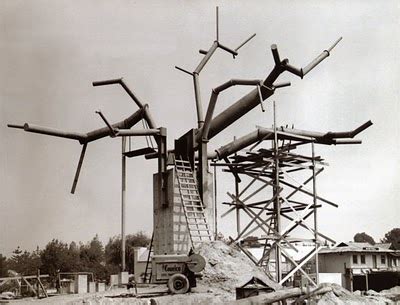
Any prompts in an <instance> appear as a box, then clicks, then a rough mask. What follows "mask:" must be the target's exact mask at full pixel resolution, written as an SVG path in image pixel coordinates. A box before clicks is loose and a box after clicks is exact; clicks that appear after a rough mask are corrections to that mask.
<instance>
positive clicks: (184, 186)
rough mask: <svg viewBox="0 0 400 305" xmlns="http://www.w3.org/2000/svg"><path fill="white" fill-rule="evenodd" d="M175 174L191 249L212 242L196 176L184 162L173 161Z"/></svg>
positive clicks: (186, 162)
mask: <svg viewBox="0 0 400 305" xmlns="http://www.w3.org/2000/svg"><path fill="white" fill-rule="evenodd" d="M175 173H176V178H177V180H178V188H179V193H180V196H181V200H182V207H183V211H184V214H185V218H186V223H187V228H188V232H189V236H190V241H191V244H192V247H193V249H196V246H198V245H199V244H201V243H202V242H206V241H211V240H212V231H211V229H210V227H209V225H208V223H207V218H206V214H205V209H204V206H203V202H202V201H201V197H200V194H199V190H198V187H197V180H196V176H195V174H194V172H193V170H192V168H191V166H190V162H189V161H186V160H180V159H175Z"/></svg>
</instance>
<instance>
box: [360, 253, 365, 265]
mask: <svg viewBox="0 0 400 305" xmlns="http://www.w3.org/2000/svg"><path fill="white" fill-rule="evenodd" d="M361 264H365V255H364V254H361Z"/></svg>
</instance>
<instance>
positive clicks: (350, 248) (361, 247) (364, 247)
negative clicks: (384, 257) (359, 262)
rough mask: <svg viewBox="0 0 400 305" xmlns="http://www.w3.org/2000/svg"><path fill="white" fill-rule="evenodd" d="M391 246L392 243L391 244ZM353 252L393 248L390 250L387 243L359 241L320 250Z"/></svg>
mask: <svg viewBox="0 0 400 305" xmlns="http://www.w3.org/2000/svg"><path fill="white" fill-rule="evenodd" d="M389 246H390V245H389ZM352 252H357V253H358V252H365V253H376V252H382V253H392V252H394V251H393V250H390V249H389V248H388V247H387V245H386V244H375V245H371V244H370V243H366V242H365V243H359V242H346V243H344V242H342V243H339V244H338V245H337V246H335V247H333V248H324V249H321V251H319V253H320V254H329V253H352Z"/></svg>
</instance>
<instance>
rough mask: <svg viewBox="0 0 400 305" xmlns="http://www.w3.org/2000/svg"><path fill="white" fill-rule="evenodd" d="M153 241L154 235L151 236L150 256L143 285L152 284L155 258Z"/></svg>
mask: <svg viewBox="0 0 400 305" xmlns="http://www.w3.org/2000/svg"><path fill="white" fill-rule="evenodd" d="M153 239H154V233H153V234H152V235H151V242H150V248H149V255H148V256H147V262H146V269H145V271H144V277H143V283H149V284H150V282H151V274H152V266H151V258H152V257H153Z"/></svg>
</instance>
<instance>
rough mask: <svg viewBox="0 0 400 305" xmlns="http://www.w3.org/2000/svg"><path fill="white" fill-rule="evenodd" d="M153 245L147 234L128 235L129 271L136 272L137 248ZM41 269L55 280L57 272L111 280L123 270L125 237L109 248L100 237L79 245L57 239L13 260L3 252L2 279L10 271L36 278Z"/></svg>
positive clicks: (117, 238) (0, 257)
mask: <svg viewBox="0 0 400 305" xmlns="http://www.w3.org/2000/svg"><path fill="white" fill-rule="evenodd" d="M149 244H150V238H149V237H148V236H147V235H146V234H145V233H143V232H138V233H135V234H129V235H127V236H126V269H127V270H126V271H129V272H130V273H133V272H134V270H133V265H134V264H133V262H134V248H135V247H146V246H148V245H149ZM38 269H40V272H41V273H42V274H49V275H50V276H51V277H54V276H56V274H57V272H93V274H94V276H95V278H96V279H98V280H108V279H109V276H110V274H116V273H118V272H119V271H120V270H121V236H114V237H112V238H110V239H109V241H108V243H107V244H106V246H105V247H104V246H103V243H102V242H101V241H100V240H99V237H98V235H96V236H95V237H93V239H92V240H91V241H89V242H87V243H82V242H79V244H77V243H76V242H74V241H73V242H71V243H70V244H68V243H64V242H62V241H60V240H58V239H53V240H52V241H50V242H49V243H47V245H46V247H45V248H44V249H42V250H41V249H39V248H37V249H36V250H35V251H32V252H29V251H26V250H24V251H23V250H21V249H20V247H18V248H17V249H15V250H14V251H13V252H12V255H11V257H9V258H7V257H5V256H3V255H2V254H1V253H0V277H6V276H9V275H10V270H11V273H12V272H13V271H15V272H17V273H19V274H21V275H34V274H36V272H37V270H38Z"/></svg>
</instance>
